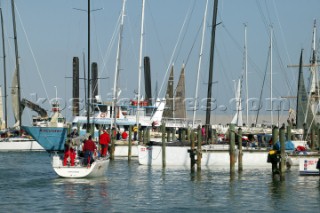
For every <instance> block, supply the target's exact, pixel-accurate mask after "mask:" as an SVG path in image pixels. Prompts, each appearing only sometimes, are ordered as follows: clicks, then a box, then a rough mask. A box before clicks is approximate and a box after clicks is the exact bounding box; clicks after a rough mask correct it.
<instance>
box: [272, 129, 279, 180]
mask: <svg viewBox="0 0 320 213" xmlns="http://www.w3.org/2000/svg"><path fill="white" fill-rule="evenodd" d="M278 134H279V129H278V127H276V126H274V127H273V129H272V147H273V145H274V144H276V142H277V140H278ZM275 155H277V154H275ZM275 158H276V156H275V157H274V159H275ZM271 165H272V176H273V177H275V174H277V173H278V172H279V169H278V162H277V161H276V160H273V161H272V162H271Z"/></svg>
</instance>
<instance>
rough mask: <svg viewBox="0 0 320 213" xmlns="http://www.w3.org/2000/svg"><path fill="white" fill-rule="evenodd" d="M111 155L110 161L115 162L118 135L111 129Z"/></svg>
mask: <svg viewBox="0 0 320 213" xmlns="http://www.w3.org/2000/svg"><path fill="white" fill-rule="evenodd" d="M110 135H111V153H110V160H114V151H115V139H116V134H115V131H113V129H111V134H110Z"/></svg>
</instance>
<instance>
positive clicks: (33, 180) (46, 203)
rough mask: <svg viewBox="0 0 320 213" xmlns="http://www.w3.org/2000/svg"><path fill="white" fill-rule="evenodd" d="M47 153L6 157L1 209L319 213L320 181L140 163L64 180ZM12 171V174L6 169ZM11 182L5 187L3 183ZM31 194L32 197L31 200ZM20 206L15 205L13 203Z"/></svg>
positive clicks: (1, 164)
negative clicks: (143, 164)
mask: <svg viewBox="0 0 320 213" xmlns="http://www.w3.org/2000/svg"><path fill="white" fill-rule="evenodd" d="M49 163H50V158H49V157H48V154H47V153H45V152H40V153H37V152H29V153H14V152H10V153H2V154H1V155H0V181H1V183H3V184H1V185H0V189H1V191H2V192H6V193H1V195H0V205H1V208H2V211H15V212H43V211H52V212H71V211H72V212H75V211H76V212H103V211H108V212H150V211H155V212H256V211H264V212H310V213H313V212H317V210H318V209H319V208H320V203H319V199H320V197H319V196H320V195H319V189H320V180H319V177H317V176H300V175H299V171H298V169H297V168H296V169H292V170H289V171H287V172H286V173H285V178H286V181H285V182H277V181H273V180H272V177H271V176H272V174H271V169H270V168H261V169H245V170H244V171H243V172H242V173H240V174H238V173H237V174H236V175H235V176H234V177H233V178H231V177H230V174H229V170H228V169H220V168H218V167H203V168H202V171H201V173H194V174H192V173H190V169H189V167H167V168H165V169H163V168H162V167H157V166H152V167H148V166H141V165H139V164H138V162H137V159H133V160H132V161H130V162H128V160H127V159H126V158H122V159H117V160H115V161H111V162H110V164H109V166H108V169H107V172H106V173H105V176H104V177H101V178H96V179H63V178H59V177H58V175H57V174H56V173H54V172H53V170H52V168H51V167H50V166H48V165H49ZM8 167H10V169H8ZM4 183H6V184H4ZM26 195H28V196H26ZM13 200H14V202H12V201H13Z"/></svg>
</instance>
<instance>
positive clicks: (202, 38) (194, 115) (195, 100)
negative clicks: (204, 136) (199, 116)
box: [192, 0, 208, 128]
mask: <svg viewBox="0 0 320 213" xmlns="http://www.w3.org/2000/svg"><path fill="white" fill-rule="evenodd" d="M207 11H208V0H207V2H206V8H205V11H204V16H203V23H202V37H201V46H200V54H199V62H198V72H197V81H196V91H195V95H194V107H193V119H192V127H193V128H196V127H195V126H194V124H195V120H196V110H197V105H198V89H199V78H200V70H201V61H202V55H203V45H204V35H205V32H206V20H207Z"/></svg>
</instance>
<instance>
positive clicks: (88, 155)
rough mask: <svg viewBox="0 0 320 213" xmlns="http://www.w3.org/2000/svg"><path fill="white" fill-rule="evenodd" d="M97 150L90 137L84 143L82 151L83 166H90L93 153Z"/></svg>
mask: <svg viewBox="0 0 320 213" xmlns="http://www.w3.org/2000/svg"><path fill="white" fill-rule="evenodd" d="M96 149H97V147H96V144H95V143H94V142H93V141H92V137H91V135H90V136H89V138H88V140H86V141H85V142H84V145H83V148H82V151H83V153H84V159H85V164H91V163H92V161H93V153H94V151H95V150H96Z"/></svg>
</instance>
